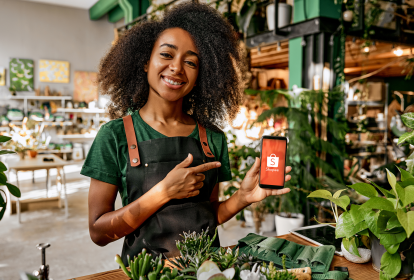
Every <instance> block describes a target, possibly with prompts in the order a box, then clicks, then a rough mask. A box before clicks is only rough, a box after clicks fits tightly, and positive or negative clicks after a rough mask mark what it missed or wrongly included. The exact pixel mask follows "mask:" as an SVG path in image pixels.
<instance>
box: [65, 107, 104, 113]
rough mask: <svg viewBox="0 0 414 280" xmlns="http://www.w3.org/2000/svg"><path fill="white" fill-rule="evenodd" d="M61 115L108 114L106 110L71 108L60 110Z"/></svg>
mask: <svg viewBox="0 0 414 280" xmlns="http://www.w3.org/2000/svg"><path fill="white" fill-rule="evenodd" d="M57 111H58V112H60V113H90V114H103V113H106V110H105V109H99V108H96V109H69V108H58V109H57Z"/></svg>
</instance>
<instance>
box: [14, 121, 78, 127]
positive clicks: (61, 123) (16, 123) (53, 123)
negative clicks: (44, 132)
mask: <svg viewBox="0 0 414 280" xmlns="http://www.w3.org/2000/svg"><path fill="white" fill-rule="evenodd" d="M10 123H11V124H15V125H22V124H23V122H22V121H11V122H10ZM40 123H42V124H44V125H51V126H65V125H72V124H73V122H71V121H63V122H50V121H41V122H40Z"/></svg>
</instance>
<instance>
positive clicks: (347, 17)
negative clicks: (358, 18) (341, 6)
mask: <svg viewBox="0 0 414 280" xmlns="http://www.w3.org/2000/svg"><path fill="white" fill-rule="evenodd" d="M342 18H343V19H344V21H347V22H351V21H352V19H353V18H354V12H353V11H350V10H347V11H345V12H343V14H342Z"/></svg>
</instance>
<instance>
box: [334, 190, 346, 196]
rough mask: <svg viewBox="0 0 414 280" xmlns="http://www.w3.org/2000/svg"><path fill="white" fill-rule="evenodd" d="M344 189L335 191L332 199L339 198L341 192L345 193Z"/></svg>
mask: <svg viewBox="0 0 414 280" xmlns="http://www.w3.org/2000/svg"><path fill="white" fill-rule="evenodd" d="M345 190H346V189H342V190H338V191H336V192H335V193H334V195H333V198H339V196H340V195H341V193H342V192H343V191H345Z"/></svg>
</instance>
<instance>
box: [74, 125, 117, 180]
mask: <svg viewBox="0 0 414 280" xmlns="http://www.w3.org/2000/svg"><path fill="white" fill-rule="evenodd" d="M117 143H118V141H117V138H116V135H115V134H114V133H113V131H112V129H110V128H109V127H107V126H105V125H103V126H102V127H101V129H100V130H99V132H98V134H97V135H96V138H95V140H94V141H93V144H92V146H91V148H90V150H89V152H88V156H87V157H86V159H85V163H84V164H83V166H82V170H81V174H82V175H84V176H87V177H91V178H94V179H96V180H99V181H102V182H106V183H109V184H113V185H116V186H120V185H121V184H122V181H121V180H122V179H121V178H122V175H121V172H120V169H119V165H118V158H117V154H118V145H117Z"/></svg>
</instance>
